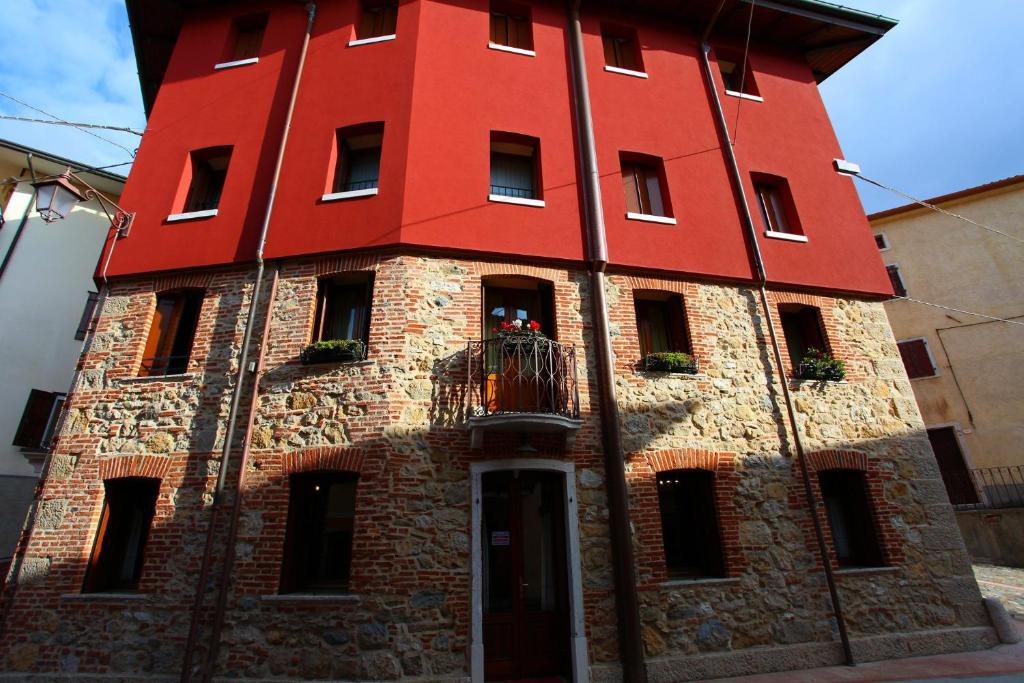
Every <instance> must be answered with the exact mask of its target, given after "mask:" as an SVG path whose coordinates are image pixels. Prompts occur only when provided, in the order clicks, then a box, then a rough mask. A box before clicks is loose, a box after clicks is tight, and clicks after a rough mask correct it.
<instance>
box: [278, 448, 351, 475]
mask: <svg viewBox="0 0 1024 683" xmlns="http://www.w3.org/2000/svg"><path fill="white" fill-rule="evenodd" d="M363 459H364V453H363V452H362V451H361V450H359V449H358V448H345V447H343V446H318V447H316V448H306V449H304V450H301V451H293V452H291V453H285V455H284V474H285V475H289V474H295V473H296V472H312V471H314V470H332V471H335V472H356V473H358V472H362V470H363Z"/></svg>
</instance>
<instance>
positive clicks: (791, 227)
mask: <svg viewBox="0 0 1024 683" xmlns="http://www.w3.org/2000/svg"><path fill="white" fill-rule="evenodd" d="M753 180H754V192H755V194H756V195H757V206H758V208H759V209H760V210H761V220H762V221H763V222H764V229H765V231H766V234H768V235H769V236H779V235H802V233H803V231H802V230H801V229H800V223H799V221H798V220H797V215H796V206H795V205H794V204H793V196H792V194H790V192H789V185H788V184H787V183H786V180H785V178H780V177H778V176H769V175H766V174H763V173H757V174H754V175H753Z"/></svg>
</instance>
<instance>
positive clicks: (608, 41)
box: [601, 35, 619, 66]
mask: <svg viewBox="0 0 1024 683" xmlns="http://www.w3.org/2000/svg"><path fill="white" fill-rule="evenodd" d="M601 42H602V43H603V44H604V63H605V64H607V65H608V66H619V58H618V51H617V50H616V49H615V38H614V36H609V35H602V36H601Z"/></svg>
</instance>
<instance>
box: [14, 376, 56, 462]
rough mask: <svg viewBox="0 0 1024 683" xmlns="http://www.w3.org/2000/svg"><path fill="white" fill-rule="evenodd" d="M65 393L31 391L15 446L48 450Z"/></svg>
mask: <svg viewBox="0 0 1024 683" xmlns="http://www.w3.org/2000/svg"><path fill="white" fill-rule="evenodd" d="M64 398H65V395H64V394H58V393H55V392H52V391H42V390H40V389H33V390H32V391H31V392H29V395H28V402H26V403H25V411H24V412H23V413H22V414H21V422H19V423H18V431H16V432H15V433H14V441H13V442H12V443H13V444H14V445H15V446H20V447H21V448H28V449H31V450H40V451H47V450H49V449H50V440H51V439H52V438H53V430H54V429H55V428H56V426H57V419H58V418H59V417H60V409H61V408H62V407H63V405H64Z"/></svg>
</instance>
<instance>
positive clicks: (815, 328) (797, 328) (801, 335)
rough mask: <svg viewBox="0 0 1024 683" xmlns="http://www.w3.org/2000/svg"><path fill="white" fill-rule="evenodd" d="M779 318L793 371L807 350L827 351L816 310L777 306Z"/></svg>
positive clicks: (797, 306) (795, 306)
mask: <svg viewBox="0 0 1024 683" xmlns="http://www.w3.org/2000/svg"><path fill="white" fill-rule="evenodd" d="M779 318H780V319H781V321H782V332H783V335H784V336H785V338H786V347H787V348H788V349H789V360H790V362H792V364H793V370H794V371H795V370H796V369H797V368H798V367H800V361H802V360H803V359H804V356H806V355H807V350H808V349H817V350H818V351H828V347H827V346H826V344H825V335H824V333H823V332H822V329H821V313H820V311H819V310H818V309H817V308H815V307H813V306H801V305H799V304H782V305H780V306H779Z"/></svg>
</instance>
